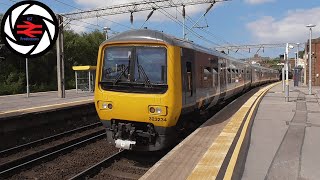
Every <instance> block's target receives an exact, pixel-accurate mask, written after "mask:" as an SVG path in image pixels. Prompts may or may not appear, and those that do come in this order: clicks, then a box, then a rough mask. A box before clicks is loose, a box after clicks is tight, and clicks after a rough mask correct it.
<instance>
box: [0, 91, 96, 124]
mask: <svg viewBox="0 0 320 180" xmlns="http://www.w3.org/2000/svg"><path fill="white" fill-rule="evenodd" d="M87 103H93V93H90V92H79V93H77V92H76V90H66V98H59V97H58V93H57V91H49V92H38V93H30V96H29V97H27V95H26V94H17V95H7V96H0V119H1V118H5V117H11V116H17V115H23V114H27V113H35V112H41V111H46V110H52V109H56V108H63V107H70V106H75V105H81V104H87Z"/></svg>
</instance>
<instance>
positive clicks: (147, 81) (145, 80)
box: [137, 56, 152, 87]
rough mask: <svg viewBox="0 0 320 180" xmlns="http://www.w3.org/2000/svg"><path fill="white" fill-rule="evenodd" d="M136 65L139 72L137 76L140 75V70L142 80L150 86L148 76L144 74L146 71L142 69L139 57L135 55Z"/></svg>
mask: <svg viewBox="0 0 320 180" xmlns="http://www.w3.org/2000/svg"><path fill="white" fill-rule="evenodd" d="M137 65H138V71H139V72H138V73H139V76H140V72H142V77H143V79H144V82H145V84H146V85H148V86H150V87H152V85H151V83H150V79H149V77H148V75H147V74H146V72H145V71H144V69H143V67H142V66H141V65H140V64H139V59H138V56H137Z"/></svg>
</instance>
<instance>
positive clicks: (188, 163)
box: [141, 82, 320, 180]
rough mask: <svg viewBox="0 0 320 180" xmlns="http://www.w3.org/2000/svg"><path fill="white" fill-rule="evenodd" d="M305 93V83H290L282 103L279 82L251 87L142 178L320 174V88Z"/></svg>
mask: <svg viewBox="0 0 320 180" xmlns="http://www.w3.org/2000/svg"><path fill="white" fill-rule="evenodd" d="M307 92H308V89H307V87H298V88H296V87H293V84H292V83H291V84H290V102H285V99H284V93H283V92H282V84H281V82H277V83H273V84H270V85H265V86H262V87H259V88H255V89H253V90H251V91H250V92H248V93H246V94H245V95H243V96H241V97H239V98H237V99H236V100H235V101H233V102H232V103H230V104H229V105H227V106H226V107H224V108H223V109H222V110H221V111H219V112H218V113H217V114H216V115H214V116H213V117H212V118H210V119H209V120H208V121H207V122H206V123H204V124H203V125H202V126H201V127H199V128H198V129H197V130H196V131H194V132H193V133H192V134H191V135H189V136H188V137H187V138H186V139H185V140H183V141H182V142H181V143H180V144H179V145H177V146H176V147H175V148H174V149H173V150H171V151H170V152H169V153H168V154H167V155H166V156H165V157H163V158H162V159H161V160H160V161H158V162H157V163H156V164H155V165H154V166H153V167H152V168H151V169H150V170H149V171H148V172H147V173H146V174H145V175H144V176H143V177H142V178H141V179H166V180H171V179H172V180H180V179H189V180H193V179H195V180H197V179H201V180H202V179H204V180H205V179H208V180H209V179H252V180H257V179H281V180H282V179H315V177H320V174H319V173H320V171H319V169H320V156H316V155H317V153H316V152H319V150H320V141H319V139H320V107H319V96H320V88H317V87H315V88H314V89H313V92H314V93H315V94H314V95H311V96H309V95H307ZM251 130H252V131H251ZM312 160H313V161H312ZM314 161H317V162H314ZM298 177H299V178H298Z"/></svg>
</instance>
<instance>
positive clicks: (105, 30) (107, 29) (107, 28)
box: [103, 27, 111, 40]
mask: <svg viewBox="0 0 320 180" xmlns="http://www.w3.org/2000/svg"><path fill="white" fill-rule="evenodd" d="M110 29H111V28H109V27H104V28H103V31H104V32H105V33H106V40H108V31H109V30H110Z"/></svg>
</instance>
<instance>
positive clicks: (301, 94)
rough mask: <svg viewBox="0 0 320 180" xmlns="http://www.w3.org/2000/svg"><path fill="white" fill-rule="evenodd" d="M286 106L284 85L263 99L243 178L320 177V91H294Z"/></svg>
mask: <svg viewBox="0 0 320 180" xmlns="http://www.w3.org/2000/svg"><path fill="white" fill-rule="evenodd" d="M289 87H290V88H289V89H290V93H289V96H290V99H289V102H285V100H284V98H283V97H284V93H283V92H282V85H281V84H279V85H277V86H275V87H274V88H272V89H271V90H270V91H269V92H268V93H267V94H266V95H265V97H264V98H263V100H262V101H261V104H260V106H259V109H258V112H257V114H256V117H255V119H254V122H253V126H252V133H251V140H250V148H249V151H248V156H247V158H246V163H245V169H244V173H243V176H242V179H244V180H251V179H252V180H256V179H266V180H267V179H301V180H304V179H308V180H317V179H319V177H320V171H319V170H320V155H319V152H320V99H319V97H320V87H313V89H312V93H313V94H312V95H308V87H306V86H302V87H293V83H290V86H289Z"/></svg>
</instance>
